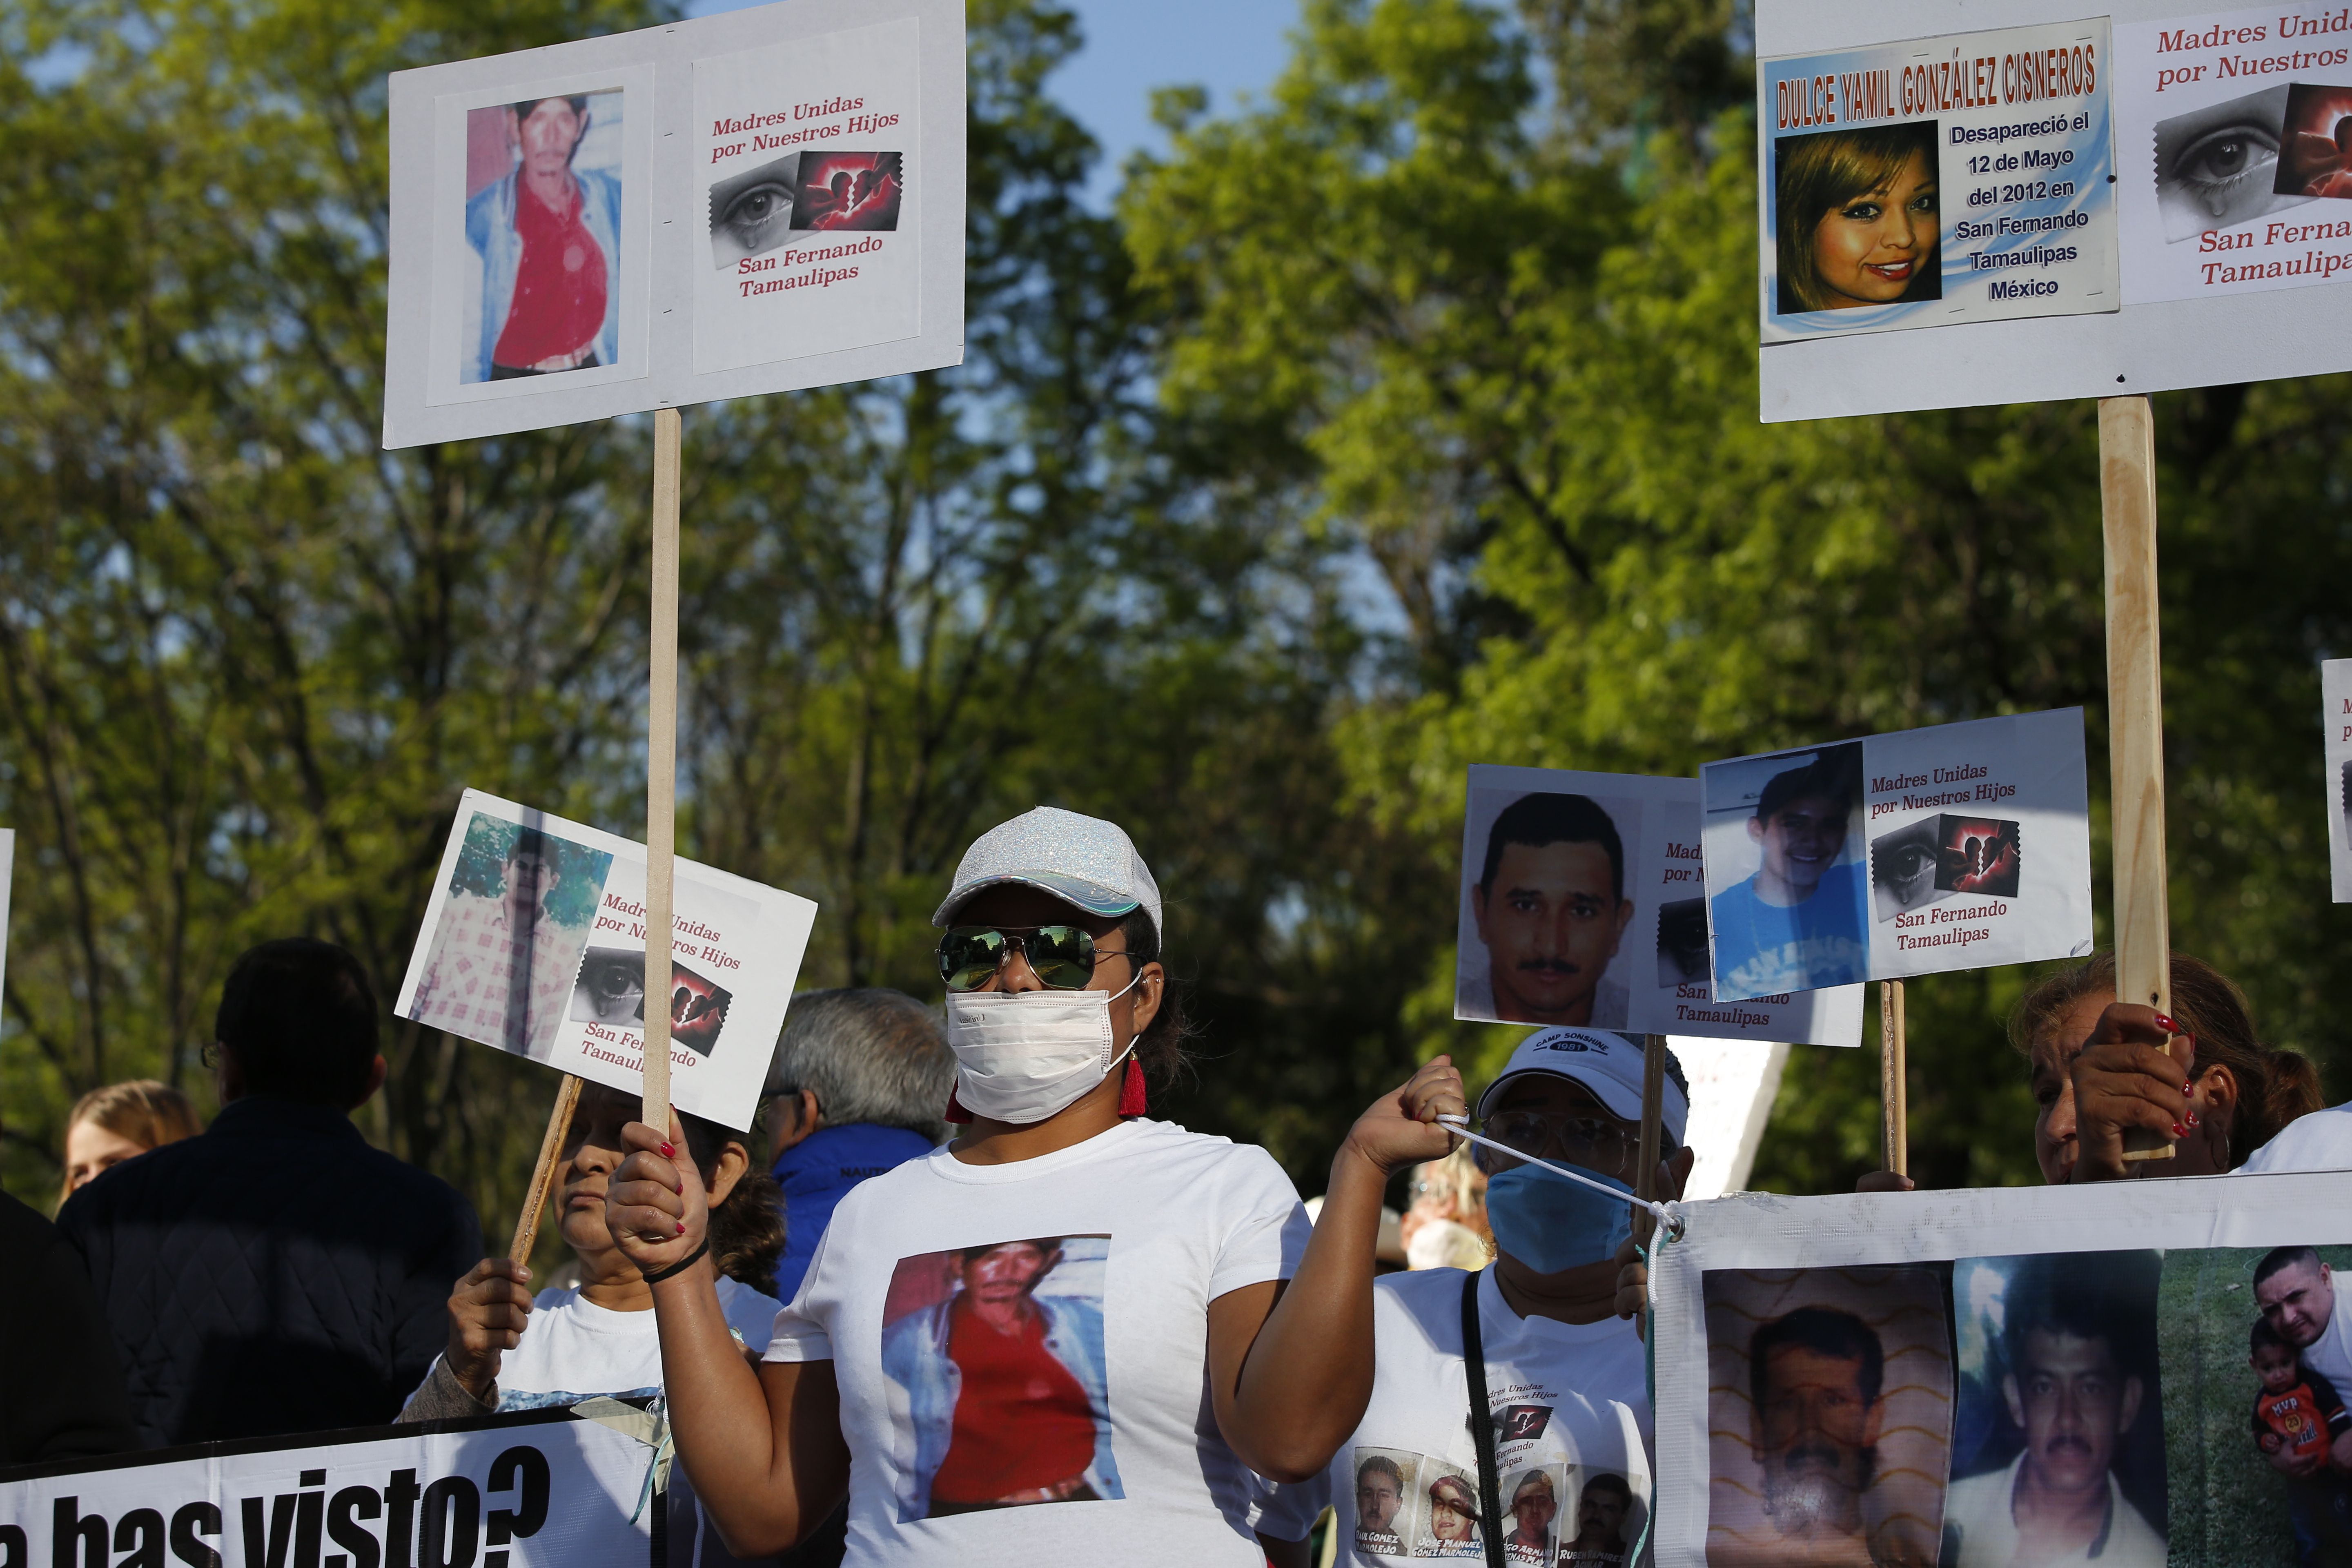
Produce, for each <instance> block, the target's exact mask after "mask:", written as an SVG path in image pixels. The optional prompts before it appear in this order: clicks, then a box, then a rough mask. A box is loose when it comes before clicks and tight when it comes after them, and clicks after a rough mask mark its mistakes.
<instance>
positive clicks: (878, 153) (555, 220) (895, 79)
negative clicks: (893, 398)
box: [383, 0, 964, 447]
mask: <svg viewBox="0 0 2352 1568" xmlns="http://www.w3.org/2000/svg"><path fill="white" fill-rule="evenodd" d="M391 99H392V233H391V293H390V306H389V313H390V320H391V323H392V330H391V331H390V333H389V334H388V341H387V342H386V345H385V359H384V418H383V444H384V446H385V447H410V446H415V445H418V444H420V443H423V442H428V441H448V440H460V439H466V438H468V437H482V436H494V435H502V434H505V433H507V432H509V431H516V430H529V429H535V428H539V427H541V426H550V425H560V424H568V423H572V422H576V421H579V420H584V419H601V418H608V417H611V416H614V415H621V414H633V413H638V412H642V411H644V410H646V409H653V408H674V407H679V406H682V405H686V404H689V403H699V402H707V401H710V400H713V399H718V398H726V397H741V396H747V395H752V394H757V393H766V392H782V391H788V390H792V389H794V388H798V387H808V386H822V385H827V384H833V383H836V382H843V381H856V380H863V379H866V378H870V377H874V376H883V375H896V374H904V373H907V372H909V371H916V370H929V369H933V368H936V367H938V366H940V365H949V364H954V363H959V362H960V361H961V358H962V356H963V219H964V153H963V134H964V125H963V121H964V18H963V8H962V7H961V5H952V4H949V3H947V0H799V3H797V4H794V5H767V6H762V7H760V8H758V9H755V10H747V11H738V12H733V13H730V14H727V15H723V16H709V17H704V18H701V19H699V20H696V21H688V22H677V23H672V24H669V25H667V26H658V27H647V28H645V29H642V30H640V31H637V32H634V33H622V34H616V35H614V36H612V37H602V38H584V39H581V40H578V41H576V42H572V43H564V44H554V45H551V46H549V47H545V48H538V49H524V50H520V51H518V52H516V53H513V54H507V55H496V56H490V57H487V58H481V59H472V60H458V61H455V62H452V63H450V64H447V65H439V66H430V67H426V68H423V69H419V70H408V71H396V72H394V74H393V76H392V79H391Z"/></svg>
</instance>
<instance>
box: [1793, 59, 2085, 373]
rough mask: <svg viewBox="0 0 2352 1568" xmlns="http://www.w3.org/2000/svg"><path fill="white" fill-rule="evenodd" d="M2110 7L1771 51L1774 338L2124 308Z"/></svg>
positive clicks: (1932, 325) (1799, 337)
mask: <svg viewBox="0 0 2352 1568" xmlns="http://www.w3.org/2000/svg"><path fill="white" fill-rule="evenodd" d="M2111 74H2112V71H2111V62H2110V60H2109V45H2108V39H2107V23H2106V21H2105V18H2104V17H2090V18H2085V19H2084V20H2082V21H2078V22H2055V23H2052V24H2050V25H2048V26H2033V27H2011V28H2002V29H1999V30H1995V31H1990V32H1977V33H1965V34H1958V35H1954V36H1949V37H1931V38H1908V39H1905V40H1902V41H1900V42H1896V43H1887V44H1880V45H1876V46H1874V47H1867V48H1855V49H1846V50H1842V51H1839V52H1836V53H1832V54H1809V55H1801V56H1787V57H1782V58H1771V59H1765V60H1761V61H1759V62H1758V66H1757V73H1756V90H1757V126H1758V138H1759V145H1758V148H1757V158H1758V165H1757V166H1758V168H1759V170H1761V171H1762V172H1763V177H1762V178H1761V179H1759V181H1758V193H1757V199H1758V202H1759V207H1760V232H1759V241H1760V246H1761V252H1760V254H1761V260H1762V284H1763V300H1762V306H1763V331H1764V341H1765V342H1767V343H1770V342H1789V341H1792V340H1797V339H1802V338H1808V337H1823V336H1836V335H1843V334H1846V333H1852V332H1868V331H1888V330H1891V329H1895V328H1906V327H1938V326H1947V325H1950V324H1952V323H1954V322H1958V321H2000V320H2003V319H2007V318H2011V317H2020V316H2056V315H2068V314H2078V313H2083V312H2089V311H2112V310H2120V309H2121V308H2122V302H2123V301H2122V294H2121V291H2120V289H2119V288H2118V287H2117V282H2116V216H2115V213H2116V205H2115V186H2114V180H2113V175H2114V173H2115V164H2114V157H2113V151H2112V148H2113V142H2112V126H2111V124H2110V121H2109V115H2108V109H2107V102H2108V78H2109V76H2110V75H2111Z"/></svg>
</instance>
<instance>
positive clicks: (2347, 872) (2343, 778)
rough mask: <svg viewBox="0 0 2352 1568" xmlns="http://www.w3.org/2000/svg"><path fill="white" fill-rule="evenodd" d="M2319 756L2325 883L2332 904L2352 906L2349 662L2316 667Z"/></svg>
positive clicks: (2328, 662)
mask: <svg viewBox="0 0 2352 1568" xmlns="http://www.w3.org/2000/svg"><path fill="white" fill-rule="evenodd" d="M2319 693H2320V700H2321V706H2322V712H2321V717H2320V724H2321V729H2322V731H2323V735H2324V739H2323V741H2322V742H2321V746H2320V754H2321V755H2322V756H2323V757H2324V758H2326V766H2327V881H2328V886H2329V888H2330V889H2332V890H2333V893H2334V897H2335V901H2336V902H2337V903H2339V904H2352V658H2331V659H2326V660H2323V661H2322V662H2321V664H2320V666H2319Z"/></svg>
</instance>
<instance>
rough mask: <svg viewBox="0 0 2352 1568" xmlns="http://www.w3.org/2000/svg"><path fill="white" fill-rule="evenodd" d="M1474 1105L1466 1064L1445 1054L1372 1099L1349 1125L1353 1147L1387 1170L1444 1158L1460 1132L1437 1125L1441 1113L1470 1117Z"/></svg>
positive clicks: (1451, 1150) (1350, 1147) (1400, 1168)
mask: <svg viewBox="0 0 2352 1568" xmlns="http://www.w3.org/2000/svg"><path fill="white" fill-rule="evenodd" d="M1469 1110H1470V1102H1469V1101H1468V1100H1466V1099H1465V1098H1464V1097H1463V1092H1462V1073H1461V1069H1459V1068H1456V1067H1455V1066H1454V1059H1453V1058H1451V1057H1439V1058H1436V1059H1435V1060H1433V1061H1432V1062H1431V1063H1430V1064H1429V1065H1428V1066H1426V1067H1424V1068H1422V1069H1421V1070H1420V1071H1419V1072H1417V1073H1415V1074H1413V1075H1412V1078H1410V1079H1407V1080H1406V1081H1405V1083H1404V1085H1403V1086H1402V1088H1400V1089H1396V1090H1394V1091H1393V1092H1391V1093H1389V1094H1384V1095H1382V1096H1381V1098H1380V1099H1378V1100H1374V1101H1372V1103H1371V1106H1370V1109H1368V1110H1366V1111H1365V1112H1364V1113H1363V1114H1362V1115H1361V1116H1359V1117H1358V1118H1356V1125H1355V1126H1354V1127H1353V1128H1351V1129H1349V1132H1348V1142H1347V1146H1348V1147H1349V1149H1352V1150H1354V1151H1355V1152H1357V1153H1358V1154H1360V1155H1362V1156H1363V1157H1364V1158H1365V1159H1367V1160H1369V1161H1370V1162H1371V1163H1373V1164H1375V1165H1377V1166H1379V1167H1380V1168H1381V1171H1383V1172H1394V1171H1399V1170H1402V1169H1403V1168H1404V1167H1405V1166H1407V1165H1418V1164H1421V1163H1424V1162H1427V1161H1430V1160H1443V1159H1444V1158H1445V1156H1446V1155H1448V1154H1449V1153H1452V1152H1453V1151H1454V1134H1453V1133H1451V1132H1449V1131H1446V1130H1445V1129H1444V1128H1443V1127H1440V1126H1439V1125H1438V1124H1437V1119H1438V1117H1439V1116H1441V1115H1444V1116H1465V1115H1467V1114H1468V1113H1469Z"/></svg>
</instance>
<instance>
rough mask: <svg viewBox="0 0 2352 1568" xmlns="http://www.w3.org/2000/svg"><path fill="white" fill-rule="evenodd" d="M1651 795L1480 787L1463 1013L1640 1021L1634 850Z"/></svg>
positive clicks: (1465, 907) (1457, 1008) (1469, 861)
mask: <svg viewBox="0 0 2352 1568" xmlns="http://www.w3.org/2000/svg"><path fill="white" fill-rule="evenodd" d="M1642 844H1643V837H1642V805H1641V802H1640V801H1638V800H1634V799H1627V798H1624V797H1622V796H1593V795H1576V794H1561V793H1553V792H1545V791H1519V790H1512V789H1507V788H1506V789H1486V788H1480V787H1479V786H1478V785H1477V784H1475V783H1474V784H1472V786H1471V789H1470V805H1469V816H1468V820H1467V823H1466V825H1465V830H1464V847H1463V884H1464V885H1463V889H1462V910H1461V916H1460V926H1459V933H1460V945H1459V948H1458V952H1459V953H1460V962H1459V969H1458V972H1457V973H1456V976H1455V980H1454V1016H1455V1017H1457V1018H1480V1019H1489V1020H1493V1021H1496V1022H1499V1023H1506V1024H1570V1025H1578V1026H1591V1027H1594V1028H1603V1029H1622V1028H1626V1027H1629V1026H1630V1023H1629V1019H1630V1013H1629V996H1628V984H1627V980H1626V976H1625V972H1627V971H1630V970H1633V969H1634V968H1636V967H1637V966H1639V963H1640V958H1641V954H1640V952H1639V949H1638V947H1637V946H1636V945H1635V944H1633V943H1629V942H1627V941H1626V935H1627V932H1628V931H1629V930H1630V929H1631V928H1632V927H1633V917H1634V914H1635V911H1636V908H1637V905H1636V902H1635V900H1634V899H1633V895H1632V889H1630V888H1629V887H1628V886H1627V868H1628V864H1629V862H1632V861H1633V860H1635V858H1637V857H1638V856H1639V855H1640V853H1641V849H1642Z"/></svg>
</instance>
